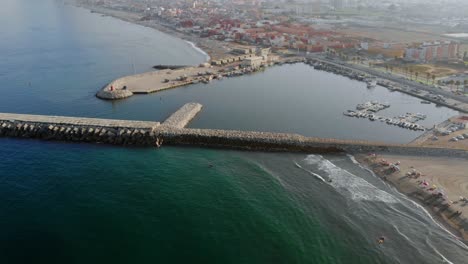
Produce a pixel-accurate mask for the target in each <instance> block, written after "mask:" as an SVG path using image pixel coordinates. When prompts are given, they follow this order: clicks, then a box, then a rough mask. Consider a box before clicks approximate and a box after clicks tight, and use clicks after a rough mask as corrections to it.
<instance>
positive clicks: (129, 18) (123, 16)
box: [71, 1, 229, 62]
mask: <svg viewBox="0 0 468 264" xmlns="http://www.w3.org/2000/svg"><path fill="white" fill-rule="evenodd" d="M71 4H72V5H74V6H76V7H81V8H84V9H86V10H89V11H90V12H92V13H97V14H101V15H104V16H109V17H113V18H115V19H119V20H122V21H125V22H129V23H132V24H137V25H140V26H144V27H148V28H152V29H155V30H157V31H159V32H162V33H165V34H167V35H169V36H170V37H173V38H178V39H181V40H183V41H185V42H186V43H187V44H188V45H190V46H191V47H192V48H193V49H194V50H196V51H197V52H200V53H201V54H203V55H204V56H205V61H204V62H209V61H210V60H215V59H220V58H222V57H224V56H223V55H224V53H225V52H227V51H228V50H229V47H228V46H229V43H227V42H221V41H217V40H213V39H208V38H200V37H198V36H195V35H191V34H188V33H186V32H180V31H178V30H176V29H174V28H172V27H170V26H168V25H164V24H163V23H160V22H154V21H148V20H142V19H143V17H142V16H141V15H139V14H135V13H132V12H130V11H121V10H114V9H110V8H105V7H97V6H90V5H84V4H81V3H80V4H78V3H77V2H76V1H73V2H72V3H71Z"/></svg>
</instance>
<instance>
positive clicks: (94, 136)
mask: <svg viewBox="0 0 468 264" xmlns="http://www.w3.org/2000/svg"><path fill="white" fill-rule="evenodd" d="M201 109H202V106H201V105H200V104H196V103H190V104H186V105H184V106H183V107H182V108H181V109H180V110H179V111H177V112H176V113H175V114H173V115H171V117H169V118H168V119H167V120H166V121H165V122H164V123H162V124H160V123H159V122H150V121H130V120H112V119H95V118H81V117H62V116H45V115H23V114H8V113H0V137H19V138H36V139H44V140H58V141H72V142H89V143H106V144H114V145H137V146H160V145H161V144H163V145H184V146H200V147H213V148H228V149H241V150H261V151H285V152H307V153H341V152H348V153H367V152H390V153H395V154H417V155H444V156H453V157H466V158H468V151H465V150H463V149H447V148H438V147H425V146H415V145H403V144H387V143H382V142H369V141H358V140H340V139H331V138H330V139H327V138H315V137H305V136H302V135H299V134H288V133H270V132H254V131H236V130H216V129H193V128H185V126H186V125H187V124H188V123H189V122H190V120H191V119H192V118H194V117H195V116H196V114H197V113H198V112H199V111H200V110H201Z"/></svg>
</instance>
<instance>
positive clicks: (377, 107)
mask: <svg viewBox="0 0 468 264" xmlns="http://www.w3.org/2000/svg"><path fill="white" fill-rule="evenodd" d="M389 107H390V104H389V103H379V102H377V101H369V102H365V103H363V104H358V105H357V106H356V109H357V110H365V111H367V112H374V113H377V112H379V111H381V110H384V109H386V108H389Z"/></svg>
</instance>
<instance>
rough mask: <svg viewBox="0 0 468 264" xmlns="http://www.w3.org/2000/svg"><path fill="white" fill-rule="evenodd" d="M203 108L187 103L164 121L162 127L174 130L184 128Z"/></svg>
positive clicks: (196, 104)
mask: <svg viewBox="0 0 468 264" xmlns="http://www.w3.org/2000/svg"><path fill="white" fill-rule="evenodd" d="M202 108H203V106H202V105H201V104H198V103H188V104H185V105H184V106H182V107H181V108H180V109H179V110H178V111H177V112H175V113H174V114H172V115H171V116H170V117H169V118H168V119H166V121H164V123H163V125H164V126H169V127H174V128H184V127H186V126H187V125H188V123H190V121H192V119H193V118H195V116H196V115H197V114H198V113H199V112H200V111H201V110H202Z"/></svg>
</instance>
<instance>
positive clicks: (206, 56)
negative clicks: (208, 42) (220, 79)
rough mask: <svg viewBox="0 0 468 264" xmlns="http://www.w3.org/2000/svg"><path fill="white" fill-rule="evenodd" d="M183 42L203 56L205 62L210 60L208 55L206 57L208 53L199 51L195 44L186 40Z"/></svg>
mask: <svg viewBox="0 0 468 264" xmlns="http://www.w3.org/2000/svg"><path fill="white" fill-rule="evenodd" d="M185 42H187V43H188V44H189V45H190V46H192V48H193V49H195V50H196V51H198V52H200V53H201V54H203V55H205V58H206V61H209V60H210V55H208V53H206V52H205V51H204V50H202V49H200V48H199V47H198V46H197V45H195V43H193V42H191V41H188V40H186V41H185Z"/></svg>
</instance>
